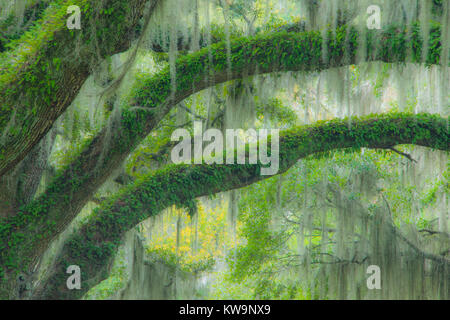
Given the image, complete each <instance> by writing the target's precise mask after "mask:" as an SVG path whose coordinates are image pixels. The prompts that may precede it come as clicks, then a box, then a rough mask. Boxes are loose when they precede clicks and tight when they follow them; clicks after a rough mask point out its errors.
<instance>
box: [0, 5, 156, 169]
mask: <svg viewBox="0 0 450 320" xmlns="http://www.w3.org/2000/svg"><path fill="white" fill-rule="evenodd" d="M157 1H158V0H152V5H153V7H154V5H155V4H156V3H157ZM145 3H146V0H130V1H121V0H102V1H97V0H57V1H53V2H52V4H51V6H49V7H48V8H47V9H46V11H45V13H44V15H43V17H42V18H41V19H40V20H39V21H38V22H37V23H36V26H34V27H33V28H31V29H30V30H29V31H27V32H26V33H25V34H24V35H23V36H22V37H21V38H20V39H19V40H18V41H17V42H16V43H15V46H14V49H13V50H11V51H5V52H3V53H2V54H1V55H0V176H2V175H3V174H5V173H6V172H7V171H8V170H9V169H11V168H13V167H14V166H15V165H16V164H17V163H18V162H19V161H20V160H22V159H23V158H24V157H25V155H26V154H27V153H28V152H29V151H30V150H31V149H32V148H33V146H35V145H36V144H37V143H38V142H39V141H40V140H41V138H42V137H43V136H44V135H45V134H46V133H47V132H48V130H49V129H50V128H51V126H52V124H53V122H54V121H55V120H56V119H57V118H58V117H59V116H60V115H61V114H62V113H63V112H64V110H65V109H66V108H67V107H68V106H69V105H70V104H71V102H72V101H73V99H74V98H75V97H76V95H77V94H78V92H79V90H80V88H81V86H82V85H83V83H84V81H85V80H86V79H87V77H88V76H89V74H90V73H91V71H92V70H93V69H94V68H96V67H97V66H98V64H99V63H100V62H101V60H102V59H103V58H105V57H108V56H111V55H113V54H115V53H118V52H121V51H125V50H126V49H127V48H129V46H130V43H131V41H132V40H133V39H134V38H135V37H134V32H135V28H136V26H137V24H138V22H139V20H140V18H141V16H142V14H143V10H144V5H145ZM70 5H78V6H79V7H80V9H81V12H82V28H81V30H69V29H68V28H67V26H66V21H67V19H68V17H69V15H68V14H67V13H66V10H67V7H68V6H70Z"/></svg>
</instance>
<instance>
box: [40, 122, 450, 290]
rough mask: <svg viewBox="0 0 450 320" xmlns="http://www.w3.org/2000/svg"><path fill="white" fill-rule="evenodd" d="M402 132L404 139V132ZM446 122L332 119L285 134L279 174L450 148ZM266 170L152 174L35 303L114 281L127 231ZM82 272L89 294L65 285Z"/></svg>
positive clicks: (108, 214) (82, 241) (81, 233)
mask: <svg viewBox="0 0 450 320" xmlns="http://www.w3.org/2000/svg"><path fill="white" fill-rule="evenodd" d="M399 132H401V134H400V135H399ZM448 138H449V134H448V132H447V129H446V119H442V118H439V117H436V116H427V115H417V116H416V115H405V114H396V115H392V116H388V115H379V116H372V117H368V118H363V119H358V118H354V119H353V123H352V126H351V128H349V127H348V120H345V119H344V120H333V121H328V122H321V123H318V124H315V125H311V126H303V127H297V128H294V129H291V130H286V131H284V132H282V133H281V135H280V143H279V147H280V161H279V163H280V170H279V172H278V174H280V173H282V172H285V171H286V170H288V169H289V168H290V167H291V166H292V165H293V164H295V163H296V162H297V160H298V159H300V158H304V157H306V156H308V155H311V154H314V153H317V152H324V151H328V150H335V149H340V148H349V147H367V148H386V147H387V146H389V145H396V144H410V143H414V144H418V145H422V146H428V147H433V148H438V149H441V150H449V149H450V148H449V145H448ZM260 169H261V165H260V164H257V165H191V166H189V165H172V166H168V167H167V168H165V169H162V170H159V171H157V172H155V173H153V174H150V175H148V176H147V177H146V178H143V179H142V180H140V181H139V182H137V183H135V184H134V185H132V186H130V187H129V188H127V189H126V190H124V191H123V192H122V193H121V194H120V195H118V196H116V197H114V198H113V199H110V200H108V201H107V202H104V203H103V204H102V205H101V206H100V208H99V210H97V211H96V212H95V213H94V214H93V216H92V217H91V218H90V220H89V221H88V222H87V224H86V225H84V226H83V227H82V228H80V229H79V230H78V232H77V233H76V234H74V235H73V236H72V237H71V238H70V240H69V241H68V242H67V243H66V245H65V246H64V249H63V251H62V253H61V255H60V256H58V258H57V264H56V267H55V269H54V271H53V273H52V274H50V277H49V278H48V279H46V280H44V281H43V282H42V283H40V284H39V285H38V288H37V290H36V292H35V294H34V297H35V298H51V299H54V298H70V299H73V298H78V297H80V296H81V295H82V294H83V293H85V292H86V291H87V290H88V289H89V288H90V287H92V286H93V285H95V284H96V283H98V282H99V281H101V280H102V279H104V278H105V277H106V276H107V269H108V265H109V264H110V263H111V261H112V258H113V255H114V252H115V250H116V248H117V246H118V245H119V244H120V241H121V237H122V236H123V234H124V233H125V232H126V231H128V230H129V229H131V228H132V227H134V226H135V225H136V224H138V223H139V222H141V221H143V220H145V219H147V218H148V217H150V216H154V215H157V214H158V213H160V212H161V211H162V210H163V209H165V208H167V207H169V206H172V205H177V204H178V205H180V204H181V205H182V204H183V203H185V202H186V201H189V200H190V199H194V198H197V197H200V196H205V195H210V194H215V193H217V192H222V191H227V190H231V189H236V188H241V187H244V186H247V185H250V184H252V183H254V182H256V181H259V180H262V179H265V178H268V176H261V175H260ZM68 264H76V265H79V266H80V267H81V269H82V270H83V283H82V289H81V290H79V291H77V290H73V291H70V290H68V289H67V288H66V286H65V277H66V275H65V268H66V267H67V265H68Z"/></svg>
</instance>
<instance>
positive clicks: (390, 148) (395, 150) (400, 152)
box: [388, 147, 417, 163]
mask: <svg viewBox="0 0 450 320" xmlns="http://www.w3.org/2000/svg"><path fill="white" fill-rule="evenodd" d="M388 149H389V150H392V151H394V152H395V153H398V154H399V155H402V156H404V157H406V158H408V159H409V160H410V161H412V162H415V163H417V160H415V159H413V158H412V157H411V156H410V155H409V154H407V153H404V152H402V151H400V150H397V149H395V148H394V147H389V148H388Z"/></svg>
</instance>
